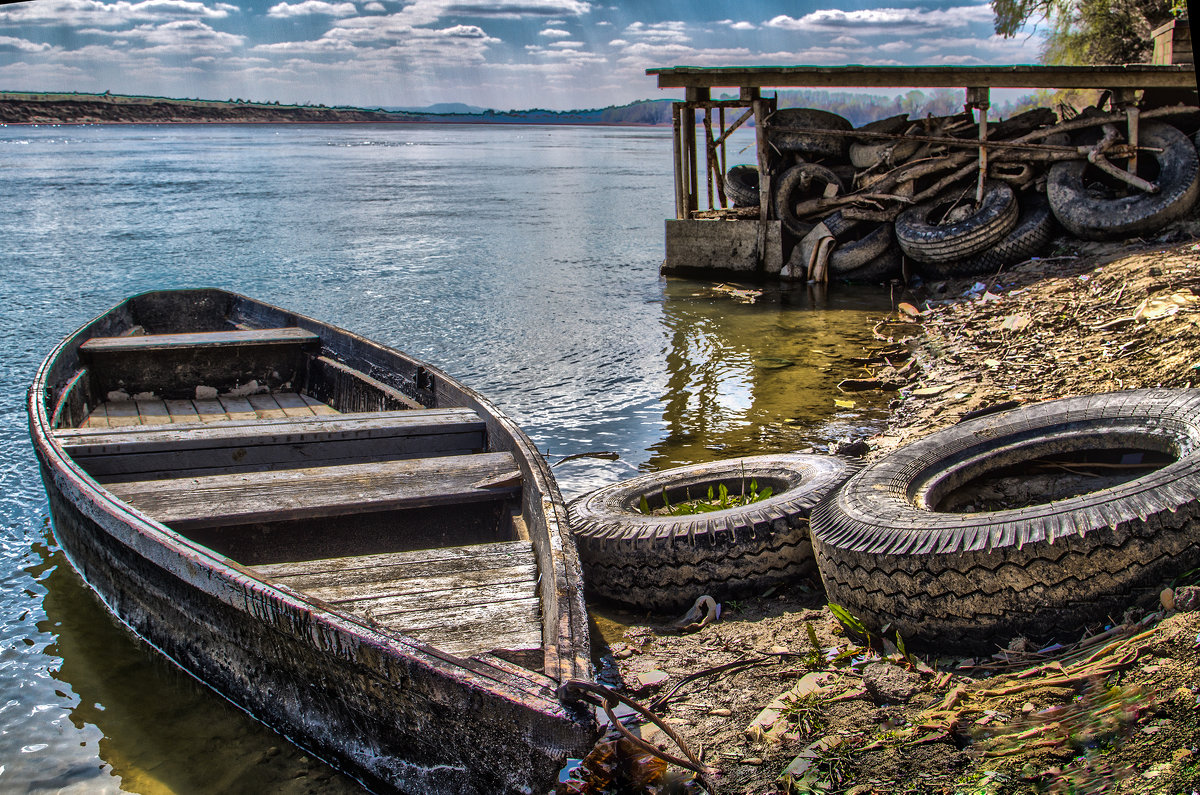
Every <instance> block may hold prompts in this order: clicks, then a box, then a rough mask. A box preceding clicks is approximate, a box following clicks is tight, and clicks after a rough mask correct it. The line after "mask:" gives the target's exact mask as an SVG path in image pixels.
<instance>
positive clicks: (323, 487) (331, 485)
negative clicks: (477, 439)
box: [106, 453, 520, 530]
mask: <svg viewBox="0 0 1200 795" xmlns="http://www.w3.org/2000/svg"><path fill="white" fill-rule="evenodd" d="M515 469H516V463H515V461H514V460H513V457H512V454H510V453H480V454H477V455H463V456H442V457H438V458H418V459H409V460H403V461H386V462H383V463H372V464H347V465H344V466H330V467H307V468H304V469H287V470H282V471H276V472H246V473H238V474H233V475H206V476H201V477H195V478H178V479H174V480H148V481H136V482H133V483H114V484H110V485H108V486H107V487H106V488H108V490H109V491H111V492H112V493H113V494H114V495H116V496H117V497H118V498H119V499H121V500H123V501H125V502H127V503H129V504H130V505H132V506H133V507H135V508H137V509H139V510H141V511H143V512H145V513H146V514H147V515H149V516H151V517H152V518H154V519H156V520H158V521H160V522H162V523H163V524H166V525H168V526H170V527H172V528H174V529H176V530H187V529H193V528H205V527H228V526H231V525H240V524H251V523H254V522H280V521H292V520H296V519H311V518H318V517H328V516H347V515H350V514H358V513H371V512H377V511H390V510H402V509H406V508H423V507H430V506H437V505H461V504H464V503H468V502H486V501H492V500H504V499H509V498H515V497H516V496H518V495H519V494H520V486H519V485H518V486H509V487H506V488H478V487H476V484H477V483H479V482H481V481H485V480H487V479H489V478H495V477H497V476H499V475H502V474H505V473H507V472H512V471H514V470H515Z"/></svg>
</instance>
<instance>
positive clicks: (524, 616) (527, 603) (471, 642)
mask: <svg viewBox="0 0 1200 795" xmlns="http://www.w3.org/2000/svg"><path fill="white" fill-rule="evenodd" d="M356 612H357V611H356ZM361 612H364V613H366V614H367V615H368V617H372V618H374V620H376V621H377V622H378V623H379V624H381V625H382V626H384V627H386V628H388V629H391V630H394V631H396V632H400V633H403V634H406V635H410V636H412V637H414V638H417V639H418V640H423V641H425V642H426V643H428V644H430V645H431V646H435V647H437V648H439V649H441V650H443V651H447V652H449V653H451V654H459V655H464V656H466V655H471V654H480V653H483V652H487V651H492V650H496V649H512V650H521V649H540V648H541V644H542V632H541V622H540V618H539V613H538V604H537V600H536V599H524V600H520V601H514V602H501V603H498V604H492V605H472V606H470V607H465V608H461V609H458V610H454V611H442V610H429V611H427V612H425V613H405V614H402V615H399V616H391V617H383V618H380V617H379V616H377V615H373V611H369V612H368V611H367V610H366V609H365V608H364V609H363V611H361Z"/></svg>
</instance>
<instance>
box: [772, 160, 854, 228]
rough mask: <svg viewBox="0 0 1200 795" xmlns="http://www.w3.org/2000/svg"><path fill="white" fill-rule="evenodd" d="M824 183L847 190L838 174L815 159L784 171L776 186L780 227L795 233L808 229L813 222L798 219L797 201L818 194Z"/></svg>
mask: <svg viewBox="0 0 1200 795" xmlns="http://www.w3.org/2000/svg"><path fill="white" fill-rule="evenodd" d="M827 185H836V186H837V189H838V193H842V192H844V191H845V190H846V188H845V185H843V184H842V181H841V179H839V178H838V175H837V174H835V173H834V172H833V171H832V170H831V169H828V168H826V167H825V166H821V165H818V164H816V163H800V164H799V165H795V166H792V167H791V168H789V169H788V170H787V171H785V172H783V175H782V176H781V177H780V178H779V182H778V184H777V185H776V187H775V214H776V215H777V216H778V217H779V220H780V221H782V222H783V228H784V229H786V230H788V231H789V232H791V233H792V234H793V235H795V236H796V237H804V236H805V235H807V234H808V233H809V232H811V231H812V228H813V227H814V226H816V224H815V223H813V222H812V221H804V220H801V219H800V217H799V216H797V215H796V205H797V204H799V203H800V202H802V201H804V200H805V199H816V198H820V196H821V195H822V194H823V193H824V190H825V187H826V186H827Z"/></svg>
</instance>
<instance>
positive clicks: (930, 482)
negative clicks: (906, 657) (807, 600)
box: [568, 389, 1200, 653]
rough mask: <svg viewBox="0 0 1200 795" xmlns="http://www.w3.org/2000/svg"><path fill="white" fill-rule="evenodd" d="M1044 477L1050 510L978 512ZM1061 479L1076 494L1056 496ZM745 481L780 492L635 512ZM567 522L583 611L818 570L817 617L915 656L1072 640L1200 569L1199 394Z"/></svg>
mask: <svg viewBox="0 0 1200 795" xmlns="http://www.w3.org/2000/svg"><path fill="white" fill-rule="evenodd" d="M1040 461H1042V462H1044V461H1048V462H1049V463H1048V464H1047V466H1049V467H1050V468H1051V470H1052V472H1051V474H1048V475H1047V476H1046V481H1047V482H1049V483H1051V484H1053V485H1052V486H1051V488H1052V489H1054V490H1055V491H1054V493H1039V494H1036V495H1034V497H1033V498H1032V499H1030V498H1029V495H1026V498H1025V502H1026V503H1029V504H1014V502H1013V500H1012V498H1006V499H1005V500H1003V501H1002V502H1001V504H999V505H993V506H992V509H988V506H987V505H979V504H976V502H977V501H979V500H981V499H987V498H986V493H987V491H988V489H992V488H994V486H992V485H990V484H993V483H995V482H996V479H998V478H1009V479H1010V480H1012V481H1014V482H1016V481H1019V482H1021V483H1025V482H1026V481H1027V479H1028V474H1029V471H1030V469H1031V468H1032V467H1033V465H1034V464H1035V462H1040ZM1056 462H1061V465H1062V466H1063V467H1066V468H1067V469H1074V470H1076V474H1077V475H1080V478H1079V480H1078V481H1077V482H1074V483H1064V482H1063V478H1062V476H1061V474H1053V472H1056V471H1057V470H1056V469H1054V467H1055V466H1057V465H1058V464H1057V463H1056ZM1089 467H1091V468H1093V470H1094V471H1093V473H1092V474H1088V473H1087V472H1086V470H1088V468H1089ZM1097 473H1098V474H1097ZM745 477H757V478H758V479H759V480H760V481H764V482H765V481H769V482H770V483H771V484H772V485H773V486H774V487H777V488H776V491H775V493H774V494H773V495H772V496H771V497H769V498H768V499H767V500H764V501H762V502H761V503H757V502H756V503H750V504H748V505H743V506H741V507H738V508H731V509H728V510H722V511H716V512H712V513H704V514H699V515H696V516H652V515H646V514H644V513H642V512H641V511H639V510H638V509H637V506H638V504H639V502H641V501H642V499H643V498H644V499H646V500H647V502H648V503H649V504H650V505H651V506H653V505H654V504H655V502H657V503H658V504H660V505H661V504H662V502H663V499H664V497H665V499H667V500H670V501H673V502H678V501H679V500H680V499H681V498H683V497H684V495H685V494H687V493H688V491H689V489H691V490H703V489H704V488H705V487H706V486H707V485H713V484H717V483H726V484H727V485H729V487H730V488H731V490H732V489H733V488H734V484H736V482H737V481H738V480H739V479H742V478H745ZM981 495H983V496H981ZM693 496H695V495H693ZM568 509H569V513H570V519H571V527H572V530H573V532H574V534H575V537H576V540H577V542H578V546H579V553H580V559H581V561H582V563H583V568H584V575H585V581H586V583H587V587H588V590H589V592H590V594H591V595H592V596H599V597H603V598H605V599H609V600H614V601H617V602H620V603H623V604H625V605H627V606H632V607H635V608H637V609H642V610H650V611H657V612H666V611H680V610H682V609H683V608H685V607H686V606H687V605H690V604H692V601H693V600H695V599H696V598H697V597H699V596H701V595H704V594H709V595H712V596H714V597H715V598H717V599H727V598H732V597H736V596H743V595H759V594H762V593H763V591H764V590H766V589H770V588H771V587H772V586H780V585H788V584H795V583H797V582H799V581H801V580H803V579H805V578H811V577H812V575H813V574H814V570H819V573H820V579H821V582H822V584H823V585H824V588H825V591H826V595H827V597H828V600H829V602H830V603H833V604H837V605H839V606H841V607H842V608H844V609H845V610H846V611H848V612H849V613H851V614H852V615H854V616H856V617H857V618H858V619H859V620H860V621H861V622H862V623H863V624H864V626H865V627H866V628H867V629H868V630H869V631H870V632H871V633H872V634H875V635H876V636H885V637H887V638H888V639H890V640H893V641H896V636H897V635H899V637H900V638H901V639H902V640H903V641H904V642H905V643H907V644H908V645H910V646H919V647H922V648H926V649H933V650H938V651H943V650H959V651H964V652H971V653H976V652H983V653H991V652H994V651H995V650H996V648H997V647H998V646H999V647H1004V646H1006V645H1007V644H1008V643H1009V641H1010V640H1011V639H1012V638H1016V637H1024V638H1027V639H1030V640H1033V641H1036V642H1038V643H1042V642H1050V641H1052V640H1058V641H1061V642H1071V641H1074V640H1076V639H1078V638H1079V637H1080V635H1082V634H1084V633H1085V632H1087V631H1098V630H1100V629H1103V627H1104V626H1105V625H1106V624H1111V623H1116V622H1118V621H1120V617H1121V615H1122V613H1123V611H1125V610H1126V608H1128V607H1129V606H1131V605H1133V604H1137V603H1139V602H1141V603H1144V604H1145V605H1147V606H1149V605H1155V604H1157V596H1158V594H1159V590H1160V589H1161V588H1162V587H1163V586H1164V585H1165V584H1167V583H1170V582H1171V581H1172V580H1173V579H1175V578H1177V577H1180V576H1182V575H1184V574H1185V573H1186V572H1188V571H1189V570H1193V569H1195V568H1196V567H1197V566H1200V391H1198V390H1193V389H1145V390H1131V391H1127V392H1114V393H1107V394H1100V395H1087V396H1081V397H1071V398H1064V399H1061V400H1053V401H1047V402H1044V403H1037V404H1033V405H1030V406H1025V407H1020V408H1016V409H1011V410H1008V411H1004V412H999V413H994V414H990V415H987V416H982V417H977V418H974V419H969V420H966V421H963V422H960V423H959V424H958V425H955V426H952V427H950V428H947V429H944V430H941V431H938V432H935V433H933V434H930V435H929V436H927V437H925V438H924V439H921V440H919V441H917V442H915V443H913V444H910V445H908V446H907V447H903V448H900V449H898V450H896V451H893V452H892V453H890V454H887V455H885V456H882V457H880V458H879V459H877V460H876V461H874V462H872V463H871V464H869V465H868V466H866V467H860V466H858V465H857V464H854V463H852V462H850V461H847V460H844V459H840V458H837V457H835V456H813V455H776V456H758V457H752V458H746V459H742V460H740V461H729V462H718V463H714V464H700V465H695V466H691V467H682V468H678V469H673V470H667V471H664V472H659V473H654V474H650V475H643V476H641V477H638V478H634V479H633V480H629V481H625V482H623V483H617V484H614V485H612V486H606V487H604V488H601V489H598V490H596V491H594V492H592V493H590V494H586V495H584V496H582V497H580V498H578V499H576V500H574V501H573V502H572V503H571V504H570V505H569V506H568ZM810 528H811V532H810ZM675 615H678V612H676V613H675Z"/></svg>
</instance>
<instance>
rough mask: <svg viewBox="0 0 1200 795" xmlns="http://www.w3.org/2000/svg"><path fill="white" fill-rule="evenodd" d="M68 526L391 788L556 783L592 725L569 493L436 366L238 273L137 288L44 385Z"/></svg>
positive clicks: (77, 559) (76, 556) (283, 729)
mask: <svg viewBox="0 0 1200 795" xmlns="http://www.w3.org/2000/svg"><path fill="white" fill-rule="evenodd" d="M29 415H30V430H31V434H32V438H33V443H34V447H35V448H36V451H37V455H38V458H39V460H40V462H41V467H42V476H43V479H44V481H45V485H46V491H47V494H48V496H49V500H50V511H51V516H52V518H53V521H54V527H55V532H56V534H57V537H58V540H59V543H60V544H61V546H62V548H63V549H64V550H65V552H66V554H67V556H68V557H69V559H70V560H71V563H72V565H73V566H74V567H75V568H76V569H77V570H78V571H79V573H80V574H81V575H82V576H83V578H84V579H85V580H86V581H87V582H88V584H89V585H90V586H91V587H92V588H93V589H95V591H96V592H97V593H98V594H99V595H100V597H101V598H102V599H103V600H104V601H105V602H106V603H107V605H108V606H109V608H110V609H111V610H112V611H113V612H114V613H115V614H116V615H117V616H118V617H119V618H120V619H121V620H122V621H123V622H125V623H126V624H127V625H128V626H129V627H130V628H132V629H133V630H134V631H135V632H136V633H137V634H139V635H140V636H142V637H143V638H145V639H146V640H147V641H149V642H150V643H151V644H152V645H153V646H155V647H156V648H157V649H159V650H160V651H162V652H163V653H164V654H166V655H167V656H168V657H170V658H171V659H172V660H174V661H175V662H177V663H178V664H179V665H180V666H182V667H183V668H185V669H186V670H188V671H189V672H191V673H193V674H194V675H195V676H197V677H198V678H199V679H201V680H202V681H204V682H206V683H207V684H209V685H210V686H211V687H213V688H214V689H215V690H216V691H218V692H219V693H221V694H223V695H224V696H226V697H228V698H229V699H230V700H232V701H233V702H235V703H236V704H238V705H240V706H241V707H243V708H244V709H245V710H246V711H248V712H249V713H250V714H252V715H254V716H255V717H257V718H259V719H260V720H262V721H263V722H264V723H266V724H268V725H270V726H272V727H273V728H275V729H276V730H277V731H279V732H280V733H282V734H284V735H286V736H287V737H289V738H291V739H292V740H293V741H295V742H296V743H297V744H299V745H301V746H302V747H304V748H306V749H308V750H309V751H311V752H312V753H314V754H316V755H317V756H320V757H322V758H324V759H326V760H328V761H330V762H331V763H333V764H335V765H337V766H339V767H341V768H343V769H344V770H346V771H347V772H350V773H351V774H352V775H356V776H358V777H359V778H360V780H361V781H363V782H364V783H365V784H367V785H368V786H369V787H371V788H373V789H379V790H399V791H405V792H422V793H425V792H456V793H472V792H479V793H500V792H531V791H532V792H538V791H547V790H548V789H550V788H551V787H552V786H553V783H554V781H555V778H556V774H557V772H558V770H559V769H560V768H561V767H562V765H563V764H564V760H565V759H566V758H567V757H569V756H577V755H580V753H581V752H584V751H585V750H586V748H587V747H588V746H590V744H591V741H592V740H593V739H594V735H595V726H594V721H593V718H592V716H591V714H590V713H589V712H588V711H587V710H586V709H577V708H576V707H575V706H574V705H571V704H567V703H564V702H563V701H561V700H560V699H559V698H558V696H557V695H556V693H557V690H558V688H559V685H560V683H562V682H564V681H565V680H568V679H587V678H590V671H591V664H590V651H589V643H588V628H587V614H586V612H585V609H584V604H583V597H582V587H581V582H580V573H579V564H578V559H577V557H576V553H575V548H574V545H573V542H572V540H571V539H570V536H569V533H568V530H567V520H566V511H565V508H564V506H563V502H562V498H561V496H560V495H559V492H558V488H557V486H556V484H555V482H554V479H553V477H552V476H551V474H550V471H549V469H548V467H547V465H546V463H545V461H544V460H543V459H542V457H541V456H540V455H539V454H538V453H537V450H536V449H535V448H534V446H533V444H532V443H531V442H530V440H529V439H528V438H527V437H526V436H525V435H524V433H522V431H521V430H520V429H519V428H517V427H516V425H515V424H513V422H512V421H511V420H509V419H508V418H507V417H505V416H504V415H503V414H501V413H500V412H499V411H498V410H497V409H496V408H495V407H494V406H493V405H492V404H490V403H489V402H488V401H486V400H485V399H484V398H483V397H481V396H480V395H478V394H476V393H475V392H473V391H471V390H470V389H468V388H466V387H464V386H462V385H461V384H458V383H456V382H455V381H454V380H453V379H452V378H450V377H448V376H447V375H445V374H444V373H442V372H441V371H439V370H436V369H434V368H433V367H430V366H428V365H426V364H423V363H421V362H419V361H416V360H414V359H412V358H409V357H408V356H405V355H403V354H401V353H398V352H397V351H394V350H391V349H389V348H386V347H384V346H382V345H378V344H376V343H373V342H370V341H369V340H366V339H364V338H362V337H360V336H357V335H355V334H352V333H350V332H347V331H343V330H340V329H337V328H334V327H332V326H329V325H326V324H324V323H320V322H317V321H315V320H311V319H309V318H307V317H303V316H300V315H296V314H293V313H290V312H287V311H284V310H282V309H279V308H276V307H273V306H269V305H266V304H262V303H259V302H257V301H254V300H252V299H249V298H246V297H244V296H240V295H235V294H232V293H227V292H223V291H220V290H179V291H161V292H152V293H146V294H143V295H138V296H134V297H133V298H130V299H128V300H126V301H124V302H122V303H121V304H119V305H118V306H116V307H114V308H113V309H112V310H110V311H108V312H106V313H105V314H103V315H101V316H100V317H99V318H97V319H95V320H93V321H92V322H90V323H88V324H87V325H85V326H84V327H83V328H81V329H80V330H79V331H77V332H75V333H74V334H72V335H71V336H70V337H68V338H67V339H66V340H65V341H64V342H62V343H61V344H60V345H59V346H58V347H57V348H55V350H54V351H53V352H52V353H51V354H50V355H49V356H48V357H47V359H46V360H45V362H44V363H43V364H42V366H41V368H40V369H39V370H38V373H37V377H36V380H35V381H34V384H33V386H32V388H31V390H30V394H29Z"/></svg>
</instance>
